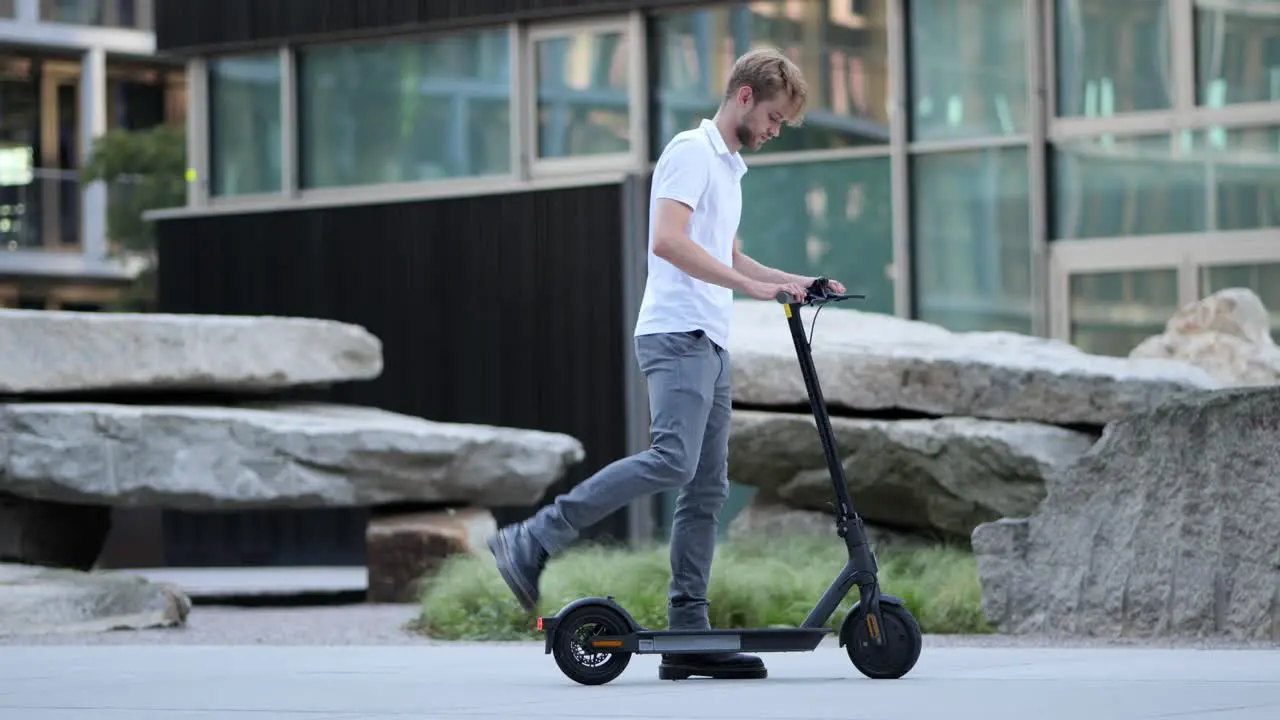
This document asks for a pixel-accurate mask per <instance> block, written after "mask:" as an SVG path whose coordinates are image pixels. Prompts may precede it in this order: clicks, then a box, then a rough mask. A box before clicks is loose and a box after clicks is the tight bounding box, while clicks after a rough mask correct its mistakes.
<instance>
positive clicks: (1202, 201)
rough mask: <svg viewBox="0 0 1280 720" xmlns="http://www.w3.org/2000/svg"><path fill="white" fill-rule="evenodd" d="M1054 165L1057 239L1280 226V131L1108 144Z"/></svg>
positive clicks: (1080, 147) (1064, 148)
mask: <svg viewBox="0 0 1280 720" xmlns="http://www.w3.org/2000/svg"><path fill="white" fill-rule="evenodd" d="M1052 159H1053V178H1054V187H1053V193H1052V195H1051V199H1052V201H1053V231H1054V237H1055V238H1101V237H1118V236H1125V235H1152V234H1162V233H1188V232H1205V231H1209V230H1248V229H1257V228H1267V227H1280V128H1276V127H1267V128H1233V129H1226V128H1207V129H1202V130H1194V131H1192V130H1187V131H1180V132H1178V133H1175V134H1172V135H1158V136H1141V137H1125V138H1117V137H1113V136H1110V135H1107V136H1101V137H1097V138H1090V139H1085V140H1075V141H1071V142H1068V143H1063V144H1060V145H1058V146H1056V147H1055V148H1054V150H1053V156H1052Z"/></svg>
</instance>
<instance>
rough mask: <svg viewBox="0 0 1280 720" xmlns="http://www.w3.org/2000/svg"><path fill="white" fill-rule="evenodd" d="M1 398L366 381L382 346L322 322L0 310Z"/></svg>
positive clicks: (356, 331) (356, 330)
mask: <svg viewBox="0 0 1280 720" xmlns="http://www.w3.org/2000/svg"><path fill="white" fill-rule="evenodd" d="M0 348H4V352H3V353H0V395H3V394H17V395H31V394H39V393H55V392H72V391H138V390H145V391H149V392H155V391H170V392H172V391H230V392H261V391H268V390H278V389H282V388H289V387H297V386H309V385H322V384H328V383H334V382H343V381H351V380H369V379H372V378H376V377H378V376H379V375H380V374H381V373H382V342H381V341H380V340H379V339H378V338H377V337H375V336H374V335H372V334H370V333H369V332H368V331H366V330H365V329H364V328H361V327H359V326H356V325H349V324H346V323H339V322H333V321H330V320H316V319H309V318H284V317H240V316H221V315H167V314H153V313H97V312H83V313H82V312H64V311H45V310H0Z"/></svg>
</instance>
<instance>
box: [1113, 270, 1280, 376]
mask: <svg viewBox="0 0 1280 720" xmlns="http://www.w3.org/2000/svg"><path fill="white" fill-rule="evenodd" d="M1129 357H1133V358H1172V359H1175V360H1181V361H1183V362H1188V363H1191V364H1193V365H1196V366H1198V367H1201V368H1203V369H1204V370H1205V371H1206V372H1208V373H1209V374H1210V375H1212V376H1213V377H1214V378H1216V379H1217V380H1218V381H1219V382H1221V383H1223V384H1224V385H1227V386H1234V387H1245V386H1255V385H1276V384H1280V347H1276V344H1275V341H1274V340H1272V338H1271V314H1270V313H1268V312H1267V308H1266V307H1265V306H1264V305H1263V304H1262V300H1261V299H1260V298H1259V297H1258V296H1257V295H1256V294H1255V293H1254V292H1253V291H1252V290H1249V289H1247V288H1227V289H1225V290H1220V291H1218V292H1216V293H1214V294H1212V295H1210V296H1209V297H1206V298H1204V299H1202V300H1200V301H1198V302H1194V303H1189V304H1188V305H1187V306H1186V307H1182V308H1179V309H1178V312H1176V313H1174V315H1173V317H1171V318H1169V322H1168V323H1166V325H1165V329H1164V332H1163V333H1161V334H1159V335H1155V336H1153V337H1149V338H1147V339H1146V340H1144V341H1143V342H1142V343H1140V344H1139V345H1138V346H1137V347H1136V348H1134V349H1133V351H1132V352H1130V353H1129Z"/></svg>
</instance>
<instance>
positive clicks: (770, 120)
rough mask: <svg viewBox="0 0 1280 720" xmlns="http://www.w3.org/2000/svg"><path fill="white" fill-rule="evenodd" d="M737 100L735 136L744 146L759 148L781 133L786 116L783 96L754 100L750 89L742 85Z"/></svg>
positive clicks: (753, 148)
mask: <svg viewBox="0 0 1280 720" xmlns="http://www.w3.org/2000/svg"><path fill="white" fill-rule="evenodd" d="M738 100H739V102H738V103H737V105H736V107H737V108H738V111H739V114H738V121H737V138H738V142H740V143H742V146H743V147H744V148H747V149H749V150H759V149H760V148H762V147H764V144H765V143H766V142H768V141H770V140H772V139H773V138H776V137H778V135H780V134H781V133H782V123H784V122H786V120H787V117H788V114H787V104H786V98H785V96H782V95H779V96H778V97H775V98H772V99H769V100H766V101H764V102H755V101H754V98H752V93H751V89H750V88H745V87H744V88H740V89H739V90H738Z"/></svg>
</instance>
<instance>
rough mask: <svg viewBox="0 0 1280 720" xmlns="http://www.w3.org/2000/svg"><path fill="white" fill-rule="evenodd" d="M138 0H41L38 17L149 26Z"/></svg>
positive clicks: (109, 25)
mask: <svg viewBox="0 0 1280 720" xmlns="http://www.w3.org/2000/svg"><path fill="white" fill-rule="evenodd" d="M141 4H142V3H140V2H138V0H40V19H41V20H46V21H52V22H60V23H68V24H74V25H100V26H105V27H122V28H138V29H143V30H149V29H150V27H151V26H150V23H148V22H146V21H145V20H144V18H143V17H142V13H141V12H140V11H141V10H142V8H141V7H139V6H140V5H141Z"/></svg>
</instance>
